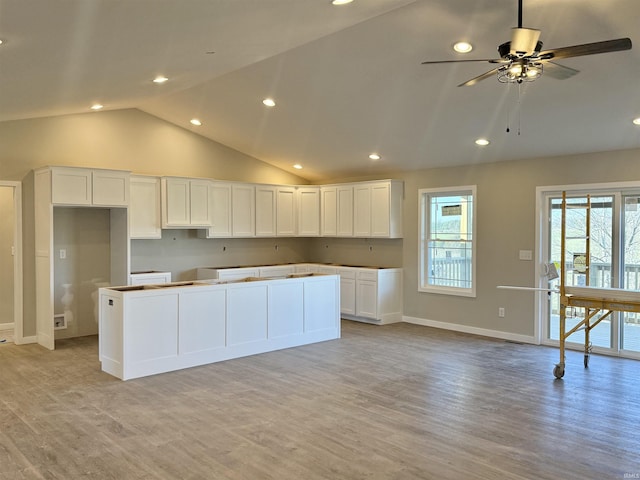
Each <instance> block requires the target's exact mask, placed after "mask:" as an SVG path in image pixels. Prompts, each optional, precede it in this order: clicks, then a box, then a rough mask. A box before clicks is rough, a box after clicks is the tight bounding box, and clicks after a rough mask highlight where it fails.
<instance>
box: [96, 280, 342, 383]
mask: <svg viewBox="0 0 640 480" xmlns="http://www.w3.org/2000/svg"><path fill="white" fill-rule="evenodd" d="M99 297H100V303H99V305H100V308H99V359H100V362H101V365H102V370H103V371H105V372H107V373H109V374H111V375H114V376H116V377H118V378H120V379H122V380H129V379H132V378H138V377H143V376H147V375H154V374H158V373H163V372H168V371H172V370H179V369H182V368H189V367H194V366H198V365H205V364H208V363H213V362H219V361H223V360H229V359H232V358H238V357H244V356H247V355H254V354H258V353H264V352H269V351H273V350H279V349H283V348H289V347H296V346H300V345H306V344H310V343H315V342H321V341H325V340H332V339H336V338H340V278H339V276H338V275H322V274H316V273H313V274H292V275H289V276H287V277H286V278H278V279H270V278H254V277H250V278H245V279H242V280H235V281H220V280H199V281H193V282H174V283H167V284H161V285H132V286H125V287H108V288H101V289H100V291H99Z"/></svg>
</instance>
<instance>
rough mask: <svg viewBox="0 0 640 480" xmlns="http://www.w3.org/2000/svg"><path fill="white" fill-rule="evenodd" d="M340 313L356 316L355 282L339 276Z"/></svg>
mask: <svg viewBox="0 0 640 480" xmlns="http://www.w3.org/2000/svg"><path fill="white" fill-rule="evenodd" d="M340 312H341V313H345V314H348V315H355V314H356V281H355V279H353V278H344V277H343V276H342V275H340Z"/></svg>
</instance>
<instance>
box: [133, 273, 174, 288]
mask: <svg viewBox="0 0 640 480" xmlns="http://www.w3.org/2000/svg"><path fill="white" fill-rule="evenodd" d="M169 282H171V272H156V271H147V272H133V273H131V274H130V275H129V285H157V284H162V283H169Z"/></svg>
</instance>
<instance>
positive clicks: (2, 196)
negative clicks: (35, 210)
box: [0, 181, 23, 344]
mask: <svg viewBox="0 0 640 480" xmlns="http://www.w3.org/2000/svg"><path fill="white" fill-rule="evenodd" d="M21 195H22V194H21V185H20V183H19V182H5V181H0V218H1V219H2V222H0V285H2V288H0V344H4V343H14V342H15V343H21V340H22V338H23V337H22V231H21V230H22V227H21V226H22V221H21V218H22V209H21Z"/></svg>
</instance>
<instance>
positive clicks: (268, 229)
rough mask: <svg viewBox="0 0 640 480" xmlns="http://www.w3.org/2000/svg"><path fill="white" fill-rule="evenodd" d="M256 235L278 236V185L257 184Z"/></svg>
mask: <svg viewBox="0 0 640 480" xmlns="http://www.w3.org/2000/svg"><path fill="white" fill-rule="evenodd" d="M255 189H256V237H275V236H276V187H273V186H269V185H257V186H256V187H255Z"/></svg>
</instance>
